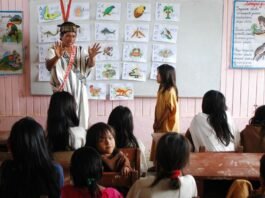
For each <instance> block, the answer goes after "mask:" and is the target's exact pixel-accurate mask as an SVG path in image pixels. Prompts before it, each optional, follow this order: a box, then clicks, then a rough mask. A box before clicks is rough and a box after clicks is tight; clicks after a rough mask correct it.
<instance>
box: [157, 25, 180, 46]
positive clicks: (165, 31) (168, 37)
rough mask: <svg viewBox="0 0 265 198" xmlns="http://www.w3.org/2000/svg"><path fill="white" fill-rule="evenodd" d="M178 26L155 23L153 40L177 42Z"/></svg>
mask: <svg viewBox="0 0 265 198" xmlns="http://www.w3.org/2000/svg"><path fill="white" fill-rule="evenodd" d="M177 33H178V27H177V26H176V25H168V24H155V25H154V33H153V40H154V41H161V42H167V43H177Z"/></svg>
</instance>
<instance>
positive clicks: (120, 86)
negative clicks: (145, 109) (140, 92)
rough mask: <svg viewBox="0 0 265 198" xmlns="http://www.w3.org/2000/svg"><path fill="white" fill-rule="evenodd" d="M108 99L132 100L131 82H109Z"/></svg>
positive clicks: (132, 89)
mask: <svg viewBox="0 0 265 198" xmlns="http://www.w3.org/2000/svg"><path fill="white" fill-rule="evenodd" d="M109 95H110V100H133V98H134V88H133V84H132V83H113V84H110V90H109Z"/></svg>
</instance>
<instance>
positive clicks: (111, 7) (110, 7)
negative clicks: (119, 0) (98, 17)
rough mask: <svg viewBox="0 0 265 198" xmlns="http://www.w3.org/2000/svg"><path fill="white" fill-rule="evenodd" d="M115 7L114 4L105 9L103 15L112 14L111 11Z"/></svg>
mask: <svg viewBox="0 0 265 198" xmlns="http://www.w3.org/2000/svg"><path fill="white" fill-rule="evenodd" d="M114 8H115V6H114V5H111V6H109V7H107V8H106V9H105V10H104V12H103V16H106V15H111V14H110V13H111V11H112V10H113V9H114Z"/></svg>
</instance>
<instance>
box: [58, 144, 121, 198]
mask: <svg viewBox="0 0 265 198" xmlns="http://www.w3.org/2000/svg"><path fill="white" fill-rule="evenodd" d="M70 174H71V176H72V180H73V185H66V186H64V187H63V188H62V190H61V192H62V193H61V198H73V197H75V198H83V197H88V198H90V197H103V198H104V197H106V198H107V197H109V198H112V197H113V198H121V197H122V195H121V194H120V193H119V192H118V191H117V190H115V189H114V188H105V187H103V186H100V185H98V184H97V182H98V181H99V180H100V178H101V176H102V160H101V157H100V155H99V153H98V152H97V151H96V150H95V149H93V148H91V147H82V148H80V149H78V150H76V151H75V152H74V154H73V156H72V158H71V166H70Z"/></svg>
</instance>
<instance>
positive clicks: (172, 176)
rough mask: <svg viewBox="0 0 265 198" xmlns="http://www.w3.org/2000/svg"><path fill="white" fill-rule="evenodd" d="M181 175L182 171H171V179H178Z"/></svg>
mask: <svg viewBox="0 0 265 198" xmlns="http://www.w3.org/2000/svg"><path fill="white" fill-rule="evenodd" d="M180 175H181V171H180V170H173V171H171V174H170V178H171V179H176V178H178V177H179V176H180Z"/></svg>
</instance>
